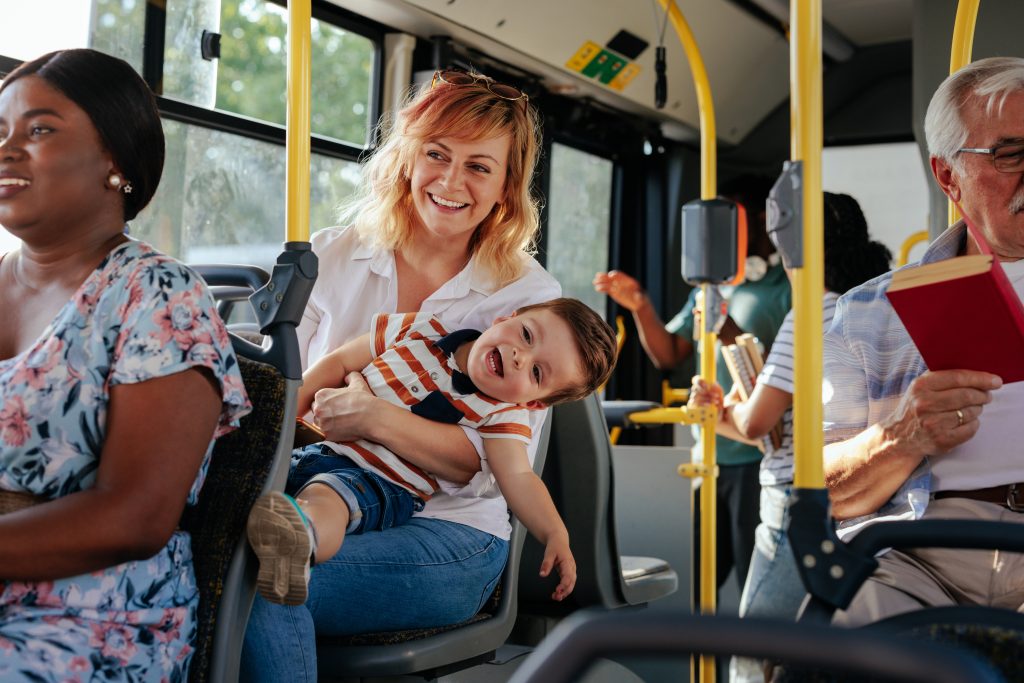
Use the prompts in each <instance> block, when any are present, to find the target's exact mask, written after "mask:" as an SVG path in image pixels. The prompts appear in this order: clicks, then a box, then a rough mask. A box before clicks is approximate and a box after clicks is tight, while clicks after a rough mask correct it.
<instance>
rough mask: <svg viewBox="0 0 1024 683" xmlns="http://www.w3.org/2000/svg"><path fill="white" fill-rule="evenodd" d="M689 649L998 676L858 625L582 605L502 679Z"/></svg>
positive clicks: (819, 664)
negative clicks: (843, 626)
mask: <svg viewBox="0 0 1024 683" xmlns="http://www.w3.org/2000/svg"><path fill="white" fill-rule="evenodd" d="M690 654H704V655H715V656H725V655H740V656H744V657H754V658H757V659H766V658H777V659H780V660H782V661H786V662H790V663H792V664H794V665H805V666H807V667H809V668H811V669H813V670H815V671H818V670H827V671H836V672H843V673H845V674H848V675H849V676H850V677H849V679H848V680H850V681H866V680H870V681H878V680H886V681H916V682H918V683H983V682H984V683H998V682H1000V681H1003V680H1004V679H1003V678H1002V676H1000V675H999V673H998V672H996V671H995V670H993V669H992V667H990V666H989V665H988V664H987V663H986V662H985V661H983V660H981V659H979V658H977V657H974V656H972V655H969V654H966V653H963V652H959V651H956V650H951V649H948V648H940V647H938V646H936V645H934V644H931V643H925V642H919V641H909V640H903V639H896V638H893V637H892V636H890V635H888V634H884V633H874V632H870V631H866V630H862V629H838V628H822V627H820V626H819V625H817V624H799V623H793V622H784V621H778V620H772V619H758V618H752V617H751V618H746V619H739V618H737V617H722V616H703V615H692V614H683V613H679V612H675V611H673V612H650V611H644V612H636V611H631V612H624V611H618V612H597V611H593V610H584V611H581V612H579V613H577V614H574V615H572V616H571V617H569V618H568V619H566V620H564V621H563V622H562V623H561V624H559V625H558V627H557V628H556V629H555V630H554V631H552V633H551V635H549V636H548V637H547V638H545V639H544V641H543V642H542V643H541V644H540V646H539V647H537V648H536V649H535V650H534V651H533V653H532V654H530V655H529V656H528V657H527V658H526V660H525V661H524V662H523V663H522V665H521V666H520V667H519V669H518V670H517V671H516V673H515V674H514V675H513V676H512V678H511V679H510V683H568V682H569V681H577V680H581V675H582V674H583V673H584V671H585V670H586V668H587V666H588V665H589V664H590V663H592V662H594V661H596V660H597V659H599V658H605V657H618V656H630V657H632V658H635V657H637V656H644V655H647V656H656V657H659V658H664V657H677V658H682V657H687V656H689V655H690Z"/></svg>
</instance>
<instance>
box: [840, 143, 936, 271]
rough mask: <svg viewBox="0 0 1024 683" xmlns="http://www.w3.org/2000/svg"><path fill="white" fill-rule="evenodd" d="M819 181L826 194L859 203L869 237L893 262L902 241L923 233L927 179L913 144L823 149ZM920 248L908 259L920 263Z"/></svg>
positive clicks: (919, 246) (924, 227) (917, 150)
mask: <svg viewBox="0 0 1024 683" xmlns="http://www.w3.org/2000/svg"><path fill="white" fill-rule="evenodd" d="M821 177H822V180H821V182H822V187H823V188H824V189H825V190H826V191H828V192H843V193H846V194H848V195H851V196H853V197H854V198H855V199H856V200H857V201H858V202H859V203H860V205H861V208H863V209H864V217H865V218H866V219H867V222H868V228H869V229H870V230H871V235H872V237H873V238H874V239H876V240H878V241H880V242H882V243H883V244H885V246H886V247H888V248H889V251H890V252H892V255H893V259H895V258H896V256H897V254H899V253H900V247H901V246H902V244H903V241H904V240H905V239H907V238H908V237H910V236H911V235H912V234H914V233H915V232H919V231H921V230H927V229H928V182H929V176H928V175H926V170H925V167H924V164H923V163H922V161H921V151H920V149H918V147H917V145H916V144H915V143H913V142H898V143H887V144H877V145H855V146H849V147H826V148H825V149H824V150H822V172H821ZM925 247H926V244H921V245H918V246H917V247H915V248H914V249H913V250H912V251H911V253H910V259H911V260H912V261H913V260H916V259H918V258H920V257H921V254H922V253H923V252H924V249H925ZM894 263H895V261H894Z"/></svg>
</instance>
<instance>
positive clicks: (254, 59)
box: [166, 0, 376, 147]
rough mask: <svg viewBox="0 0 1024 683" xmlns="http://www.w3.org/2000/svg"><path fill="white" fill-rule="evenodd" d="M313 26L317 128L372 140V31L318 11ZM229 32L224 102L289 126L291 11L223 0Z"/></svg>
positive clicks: (220, 82)
mask: <svg viewBox="0 0 1024 683" xmlns="http://www.w3.org/2000/svg"><path fill="white" fill-rule="evenodd" d="M193 1H196V0H193ZM170 30H171V26H170V21H168V31H170ZM310 30H311V38H312V43H311V46H310V53H311V57H312V67H311V68H312V72H311V77H312V82H313V88H312V92H311V98H312V99H311V102H310V112H311V113H310V119H311V121H310V124H311V127H312V130H313V133H315V134H318V135H324V136H327V137H331V138H334V139H336V140H341V141H344V142H347V143H349V144H352V145H357V146H360V147H365V146H366V145H367V144H368V142H369V139H370V131H371V129H372V126H373V123H375V121H374V116H375V113H376V112H375V111H374V106H373V103H372V99H373V88H372V87H371V84H372V83H373V79H374V78H375V75H374V73H373V66H374V55H375V51H376V47H375V45H374V44H373V41H371V40H370V39H369V38H366V37H363V36H361V35H358V34H356V33H353V32H350V31H345V30H343V29H341V28H339V27H337V26H334V25H331V24H329V23H327V22H326V21H321V20H319V19H317V18H315V17H314V18H313V21H312V24H311V26H310ZM221 32H222V39H221V58H220V59H219V60H218V66H217V95H216V105H217V108H218V109H223V110H225V111H230V112H234V113H237V114H243V115H245V116H250V117H252V118H255V119H260V120H263V121H267V122H270V123H277V124H281V125H283V124H284V122H285V96H286V92H285V79H286V73H285V70H286V56H287V53H286V46H285V37H286V35H287V33H288V25H287V10H286V9H285V8H284V7H282V6H280V5H277V4H274V3H272V2H268V1H265V0H223V4H222V9H221ZM196 61H197V60H195V59H194V58H190V59H189V60H188V62H187V63H189V64H195V63H196ZM199 61H201V60H199ZM166 94H167V95H169V96H174V93H171V92H167V93H166Z"/></svg>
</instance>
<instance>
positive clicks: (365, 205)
mask: <svg viewBox="0 0 1024 683" xmlns="http://www.w3.org/2000/svg"><path fill="white" fill-rule="evenodd" d="M473 76H475V77H476V78H477V79H478V80H477V81H476V82H474V83H473V84H470V85H451V84H447V83H443V82H442V83H439V84H438V85H437V86H436V87H433V88H431V87H430V86H427V87H426V88H425V89H423V90H421V91H420V92H419V94H418V95H415V96H414V97H412V98H411V100H410V101H409V102H408V103H407V104H406V105H405V106H404V107H402V109H401V110H400V111H399V112H398V113H397V115H395V116H394V118H393V120H390V121H388V120H384V119H382V120H381V123H380V126H379V129H380V131H381V133H382V135H381V139H382V143H381V145H380V147H378V148H377V150H376V151H375V152H374V153H373V154H372V155H371V156H370V158H369V160H368V161H367V162H366V164H365V166H364V168H363V177H362V182H361V184H360V187H359V189H358V190H357V192H356V194H355V195H354V196H353V198H352V199H351V200H349V201H348V202H347V203H346V204H345V205H344V206H343V207H342V210H341V220H342V222H343V223H347V224H351V225H353V226H355V229H356V230H357V231H358V233H359V236H360V237H361V238H362V239H363V240H364V241H365V242H368V243H371V244H374V245H375V246H380V247H384V248H387V249H400V248H401V247H402V246H403V245H405V244H406V243H407V242H408V241H409V239H410V238H411V236H412V231H413V226H414V225H415V222H414V208H413V203H412V195H411V187H410V176H411V174H412V165H413V161H414V160H415V158H416V156H417V154H418V153H419V151H420V148H421V147H422V145H423V144H424V143H425V142H427V141H428V140H431V139H436V138H442V137H454V138H459V139H465V140H483V139H487V138H494V137H498V136H500V135H503V134H507V135H508V136H509V138H510V139H511V146H510V149H509V156H508V168H507V169H506V177H505V187H504V188H503V198H502V200H501V201H500V202H499V203H498V204H496V205H495V206H494V208H493V209H492V210H491V212H490V213H489V214H488V215H487V217H486V218H484V220H483V221H481V223H480V225H479V226H477V228H476V231H475V232H474V233H473V236H472V237H471V238H470V242H469V251H470V254H471V256H472V257H474V258H475V259H476V261H477V264H478V265H479V266H481V267H482V268H484V269H486V270H487V271H489V272H490V273H491V275H492V277H493V278H494V279H495V280H496V281H497V283H498V284H499V286H504V285H505V284H508V283H509V282H512V281H513V280H516V279H517V278H518V277H519V276H520V274H521V271H522V268H523V263H524V259H523V256H525V255H530V254H533V253H534V252H535V251H536V247H535V244H534V239H535V237H536V234H537V230H538V228H539V226H540V206H539V202H538V201H537V200H536V199H535V198H534V197H533V195H532V194H531V192H530V185H531V181H532V179H533V172H534V168H535V167H536V165H537V156H538V152H539V149H540V123H539V121H538V118H537V114H536V112H535V111H534V109H533V107H531V106H529V104H528V103H527V102H526V100H525V99H520V100H504V99H501V98H500V97H497V96H496V95H494V94H493V93H491V92H490V91H489V90H488V89H487V87H486V82H487V81H490V79H487V78H486V77H485V76H481V75H479V74H473Z"/></svg>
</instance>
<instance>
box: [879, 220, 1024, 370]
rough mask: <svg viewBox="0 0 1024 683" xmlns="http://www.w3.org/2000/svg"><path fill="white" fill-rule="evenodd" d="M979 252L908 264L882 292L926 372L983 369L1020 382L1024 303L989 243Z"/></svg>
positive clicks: (978, 239)
mask: <svg viewBox="0 0 1024 683" xmlns="http://www.w3.org/2000/svg"><path fill="white" fill-rule="evenodd" d="M968 229H969V230H970V232H971V234H972V236H974V237H975V241H976V242H978V245H979V247H980V248H981V250H982V251H983V252H987V253H982V254H972V255H970V256H957V257H956V258H951V259H946V260H944V261H938V262H936V263H929V264H927V265H923V266H918V267H916V268H906V269H904V270H901V271H899V272H897V273H895V274H894V275H893V278H892V283H891V284H890V285H889V289H888V290H887V291H886V296H887V297H888V298H889V302H890V303H891V304H892V307H893V308H894V309H895V310H896V314H897V315H899V317H900V320H901V321H903V326H904V327H906V328H907V332H909V333H910V336H911V338H913V340H914V344H915V345H916V346H917V350H918V351H919V352H920V353H921V357H922V358H924V362H925V363H926V364H927V365H928V369H929V370H956V369H963V370H982V371H984V372H991V373H993V374H995V375H999V376H1000V377H1001V378H1002V380H1003V382H1004V383H1010V382H1019V381H1021V380H1024V306H1022V305H1021V302H1020V298H1019V297H1018V296H1017V293H1016V292H1015V291H1014V289H1013V285H1011V284H1010V281H1009V279H1008V278H1007V277H1006V273H1005V272H1003V267H1002V266H1001V265H1000V264H999V260H998V259H996V258H995V257H994V256H993V255H992V253H991V249H989V248H988V244H987V243H985V241H984V238H982V237H981V236H980V235H979V234H978V233H977V232H976V230H974V229H972V227H971V226H970V225H968Z"/></svg>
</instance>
